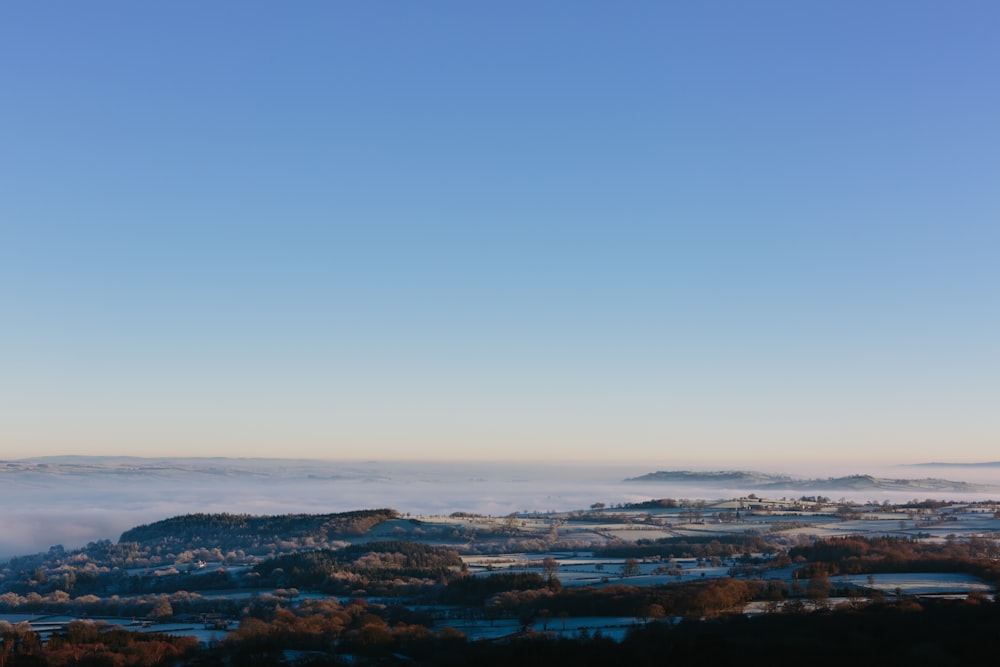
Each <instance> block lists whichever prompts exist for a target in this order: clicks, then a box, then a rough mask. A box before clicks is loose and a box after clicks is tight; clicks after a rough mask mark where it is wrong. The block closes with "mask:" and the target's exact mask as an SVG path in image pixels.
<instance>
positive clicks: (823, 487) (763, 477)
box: [625, 470, 1000, 493]
mask: <svg viewBox="0 0 1000 667" xmlns="http://www.w3.org/2000/svg"><path fill="white" fill-rule="evenodd" d="M625 481H626V482H670V483H674V484H707V485H712V486H723V485H739V486H742V487H744V488H753V489H790V490H801V491H814V490H819V491H828V490H841V489H843V490H854V491H857V490H886V491H906V490H913V491H954V492H967V493H974V492H990V491H997V490H1000V486H996V485H989V484H972V483H969V482H956V481H953V480H947V479H937V478H930V477H928V478H924V479H890V478H885V477H874V476H872V475H846V476H843V477H827V478H812V479H807V478H795V477H791V476H789V475H774V474H770V473H761V472H750V471H744V470H717V471H693V470H659V471H657V472H651V473H648V474H646V475H641V476H639V477H630V478H628V479H626V480H625Z"/></svg>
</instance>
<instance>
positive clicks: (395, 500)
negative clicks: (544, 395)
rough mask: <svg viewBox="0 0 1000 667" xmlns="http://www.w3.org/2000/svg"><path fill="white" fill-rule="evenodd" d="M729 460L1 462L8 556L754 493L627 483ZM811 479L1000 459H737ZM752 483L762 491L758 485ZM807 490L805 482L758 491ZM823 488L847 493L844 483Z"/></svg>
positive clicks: (961, 471)
mask: <svg viewBox="0 0 1000 667" xmlns="http://www.w3.org/2000/svg"><path fill="white" fill-rule="evenodd" d="M678 469H697V470H718V469H721V468H720V467H718V466H716V467H711V466H691V465H677V464H674V465H670V464H662V463H661V464H653V465H642V464H631V465H616V464H600V465H597V464H589V465H587V464H572V463H564V464H556V463H472V462H464V463H457V462H448V463H430V462H419V463H414V462H377V461H371V462H349V463H348V462H332V461H302V460H273V459H215V458H191V459H184V458H169V459H149V458H128V457H122V458H106V457H46V458H37V459H22V460H18V461H0V503H2V505H0V506H2V508H3V510H2V513H0V561H3V560H6V559H8V558H10V557H11V556H15V555H24V554H30V553H37V552H39V551H44V550H47V549H48V548H49V547H50V546H53V545H56V544H61V545H63V546H65V547H66V548H69V549H72V548H76V547H80V546H83V545H85V544H86V543H88V542H92V541H95V540H102V539H110V540H112V541H117V539H118V537H119V535H121V533H122V532H123V531H125V530H127V529H129V528H131V527H133V526H136V525H140V524H144V523H150V522H152V521H157V520H160V519H164V518H167V517H171V516H176V515H180V514H189V513H194V512H230V513H249V514H278V513H286V512H304V513H325V512H343V511H348V510H354V509H366V508H377V507H390V508H393V509H396V510H398V511H400V512H402V513H410V514H413V515H446V514H451V513H452V512H457V511H462V512H475V513H479V514H488V515H494V516H497V515H506V514H509V513H511V512H523V511H541V512H545V511H566V510H575V509H585V508H587V507H589V506H590V505H591V504H593V503H595V502H602V503H606V504H608V505H614V504H617V503H627V502H635V501H644V500H649V499H652V498H667V497H670V498H691V499H696V498H697V499H705V500H714V499H719V498H731V497H736V496H740V495H745V494H746V493H748V492H749V491H748V490H747V489H740V488H721V487H718V486H715V487H702V488H699V487H697V486H694V485H671V484H666V483H663V482H643V483H637V482H626V481H624V480H625V479H626V478H630V477H637V476H640V475H643V474H646V473H649V472H653V471H656V470H678ZM725 469H727V470H736V469H739V470H757V471H760V472H767V473H777V474H792V475H796V476H803V477H831V476H839V475H846V474H870V475H875V476H879V477H890V478H925V477H940V478H944V479H951V480H957V481H967V482H978V483H996V482H997V480H996V478H997V476H998V474H1000V469H998V468H992V469H976V468H964V467H961V468H960V467H942V468H929V467H909V466H881V467H874V466H867V467H859V466H857V465H845V466H829V465H825V466H823V467H822V469H821V470H817V469H816V468H813V469H812V470H809V469H808V468H800V469H792V468H791V467H784V468H782V469H775V468H774V467H773V466H761V465H752V464H746V463H735V464H733V465H727V466H726V467H725ZM751 491H752V490H751ZM756 493H758V495H766V496H768V497H777V498H780V497H799V496H801V495H803V492H802V490H790V491H787V492H785V491H781V490H768V491H767V492H766V494H765V493H764V492H761V491H759V490H757V491H756ZM822 494H823V495H827V496H831V497H834V498H835V499H839V497H840V495H839V494H837V493H836V492H834V493H831V492H829V491H826V492H822ZM845 495H846V496H847V497H848V499H849V500H854V501H858V502H865V501H869V500H877V501H879V502H881V501H883V500H890V501H902V500H909V499H911V498H912V497H914V494H913V493H912V492H891V491H872V492H865V493H864V495H863V496H862V497H851V496H849V495H847V494H845ZM925 497H938V498H946V499H958V500H962V499H967V500H971V499H980V498H985V497H988V496H987V495H985V494H956V493H940V494H934V493H927V494H923V493H922V494H920V498H921V499H922V498H925Z"/></svg>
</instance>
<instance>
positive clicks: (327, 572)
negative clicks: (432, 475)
mask: <svg viewBox="0 0 1000 667" xmlns="http://www.w3.org/2000/svg"><path fill="white" fill-rule="evenodd" d="M462 567H463V564H462V559H461V557H459V555H458V553H457V552H455V551H454V550H453V549H445V548H442V547H435V546H431V545H428V544H422V543H419V542H404V541H385V542H369V543H366V544H356V545H351V546H348V547H345V548H343V549H339V550H330V549H321V550H318V551H307V552H302V553H296V554H288V555H286V556H279V557H277V558H273V559H271V560H267V561H264V562H263V563H259V564H258V565H256V566H255V567H254V573H256V574H258V575H260V582H261V583H262V584H270V585H273V586H295V587H297V588H310V589H314V590H319V591H323V592H326V593H333V594H352V592H356V591H357V590H358V589H364V588H366V587H368V586H369V585H370V584H371V583H372V582H378V581H390V582H399V583H402V584H424V583H437V582H438V581H441V580H446V579H447V577H448V575H450V574H453V573H454V572H455V571H456V570H458V571H460V570H461V569H462ZM406 592H407V593H410V592H412V591H411V590H409V589H407V591H406Z"/></svg>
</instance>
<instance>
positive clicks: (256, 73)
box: [0, 1, 1000, 466]
mask: <svg viewBox="0 0 1000 667" xmlns="http://www.w3.org/2000/svg"><path fill="white" fill-rule="evenodd" d="M998 32H1000V9H998V8H997V6H996V5H995V3H991V2H963V3H946V2H915V1H906V2H877V3H870V2H865V3H862V2H842V3H805V2H755V3H742V2H714V3H680V2H677V3H666V2H648V3H647V2H634V3H612V2H603V3H595V2H579V3H563V2H503V3H468V2H426V3H414V2H383V3H360V2H296V3H262V2H261V3H258V2H239V3H237V2H218V3H201V2H171V3H133V2H94V3H76V2H48V3H34V2H9V3H4V4H3V5H2V7H0V86H2V88H0V91H2V99H3V103H2V104H0V146H2V148H0V232H2V235H0V318H2V320H0V324H2V326H0V369H2V371H0V426H2V428H0V457H4V458H20V457H25V456H32V455H40V454H122V453H131V454H136V455H149V456H161V455H167V454H171V453H176V454H179V455H232V456H271V455H274V456H302V457H322V458H349V459H359V458H360V459H398V458H411V459H412V458H419V459H491V458H498V459H518V460H535V459H559V458H563V457H571V458H574V459H579V460H603V459H618V460H629V461H650V462H654V463H661V464H663V466H667V465H668V464H670V463H672V462H703V463H705V464H709V465H715V464H725V463H730V462H733V461H736V460H750V461H759V462H761V463H762V464H763V463H766V462H772V461H786V460H795V461H814V460H821V459H827V460H838V461H844V460H857V461H859V462H865V461H871V462H886V461H900V462H912V461H929V460H961V461H978V460H995V459H996V458H997V455H996V451H997V444H998V443H997V437H998V433H1000V410H997V406H998V405H1000V381H998V379H997V378H998V377H1000V354H998V341H1000V306H998V304H1000V299H998V296H1000V289H998V288H1000V268H998V267H1000V263H998V261H997V257H998V256H1000V222H998V221H1000V217H998V216H1000V187H997V184H998V183H1000V125H998V123H997V121H996V119H997V118H1000V88H998V87H997V86H996V82H997V81H1000V42H998V41H997V40H996V35H997V34H998Z"/></svg>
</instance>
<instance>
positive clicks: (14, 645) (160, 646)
mask: <svg viewBox="0 0 1000 667" xmlns="http://www.w3.org/2000/svg"><path fill="white" fill-rule="evenodd" d="M197 650H198V642H197V640H195V639H194V638H193V637H174V636H170V635H164V634H159V633H141V632H131V631H128V630H125V629H123V628H121V627H118V626H111V625H108V624H106V623H101V622H87V621H73V622H71V623H69V624H68V625H67V626H66V628H65V629H64V630H63V631H61V632H56V633H54V634H53V635H52V636H51V637H50V638H49V639H48V641H47V642H44V643H43V642H42V640H41V637H40V636H39V635H38V633H36V632H34V631H32V630H31V629H30V627H29V626H27V624H22V625H17V626H13V625H10V624H9V623H6V622H3V621H0V666H2V667H22V666H29V665H30V666H36V667H68V666H69V665H85V666H87V667H159V666H160V665H165V664H174V663H176V662H178V661H180V660H184V659H186V658H191V657H192V656H194V654H195V653H196V652H197Z"/></svg>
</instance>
